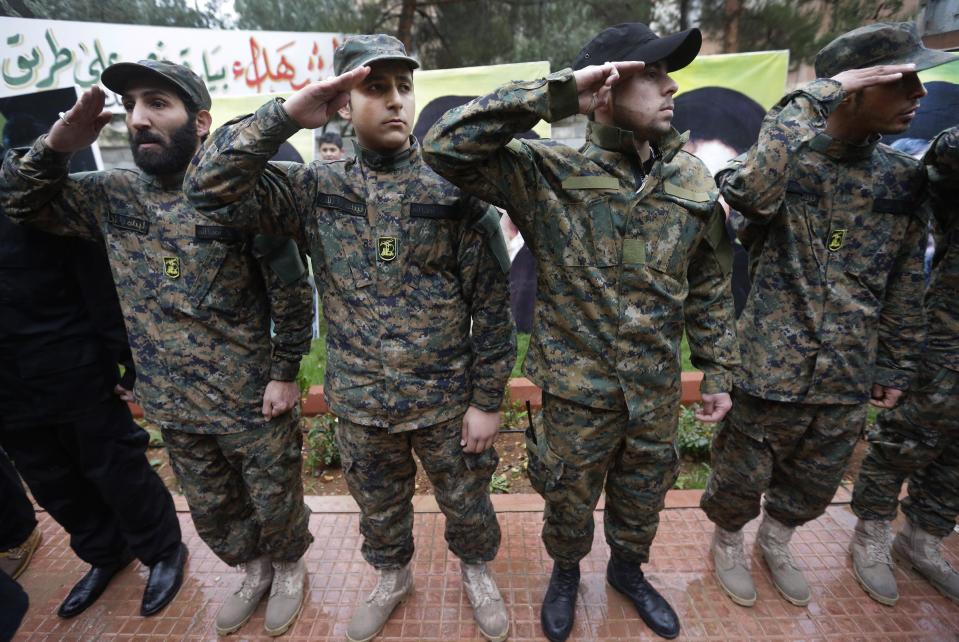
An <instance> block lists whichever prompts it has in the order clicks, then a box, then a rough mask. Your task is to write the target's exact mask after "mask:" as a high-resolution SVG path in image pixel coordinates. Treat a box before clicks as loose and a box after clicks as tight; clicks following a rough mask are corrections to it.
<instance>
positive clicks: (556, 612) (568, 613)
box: [539, 562, 579, 642]
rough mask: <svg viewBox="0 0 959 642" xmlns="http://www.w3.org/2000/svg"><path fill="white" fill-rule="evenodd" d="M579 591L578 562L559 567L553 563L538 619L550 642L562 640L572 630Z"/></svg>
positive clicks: (562, 641) (561, 641)
mask: <svg viewBox="0 0 959 642" xmlns="http://www.w3.org/2000/svg"><path fill="white" fill-rule="evenodd" d="M578 591H579V564H577V565H576V566H574V567H573V568H568V569H567V568H560V566H559V564H557V563H556V562H554V563H553V574H552V575H550V576H549V587H547V589H546V597H544V598H543V610H542V611H540V614H539V621H540V623H541V624H542V625H543V633H544V634H545V635H546V637H547V638H548V639H549V640H550V642H564V640H566V638H568V637H569V634H570V631H572V630H573V611H575V610H576V593H577V592H578Z"/></svg>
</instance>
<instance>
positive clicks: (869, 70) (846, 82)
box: [832, 63, 916, 94]
mask: <svg viewBox="0 0 959 642" xmlns="http://www.w3.org/2000/svg"><path fill="white" fill-rule="evenodd" d="M915 70H916V65H915V64H913V63H909V64H906V65H877V66H875V67H866V68H864V69H847V70H846V71H842V72H840V73H838V74H836V75H835V76H833V77H832V79H833V80H835V81H836V82H838V83H839V84H841V85H842V88H843V89H845V90H846V93H847V94H852V93H855V92H857V91H861V90H863V89H865V88H866V87H872V86H873V85H883V84H886V83H891V82H896V81H897V80H899V79H900V78H902V76H903V74H908V73H912V72H914V71H915Z"/></svg>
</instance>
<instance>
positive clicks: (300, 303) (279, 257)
mask: <svg viewBox="0 0 959 642" xmlns="http://www.w3.org/2000/svg"><path fill="white" fill-rule="evenodd" d="M254 247H255V250H254V253H255V254H256V255H257V260H258V261H259V263H260V271H261V273H262V275H263V282H264V284H265V285H266V293H267V297H268V299H269V302H270V317H271V318H272V319H273V338H272V342H273V352H272V358H271V363H270V379H274V380H276V381H294V380H296V375H297V373H298V372H299V371H300V360H301V359H302V358H303V355H306V354H309V352H310V342H311V340H312V338H313V286H312V285H310V280H309V274H308V271H307V269H306V259H305V257H304V256H303V255H302V254H301V253H300V251H299V248H298V247H297V245H296V243H295V242H293V240H292V239H288V238H284V237H263V236H260V237H257V238H256V239H255V241H254Z"/></svg>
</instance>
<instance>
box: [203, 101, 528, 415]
mask: <svg viewBox="0 0 959 642" xmlns="http://www.w3.org/2000/svg"><path fill="white" fill-rule="evenodd" d="M298 129H299V126H298V125H297V124H296V122H295V121H293V120H292V119H291V118H290V117H289V116H288V115H287V113H286V111H285V110H284V109H283V106H282V104H281V102H279V101H270V102H268V103H266V104H264V105H263V106H262V107H260V109H259V110H257V111H256V113H254V114H251V115H249V116H246V117H244V118H240V119H237V120H234V121H232V122H231V123H228V124H227V125H224V126H223V127H221V128H220V129H218V130H217V131H216V132H215V133H214V134H213V136H212V137H211V139H210V140H209V141H208V142H207V144H206V146H205V147H204V150H203V152H202V153H201V154H200V155H198V156H197V157H196V158H195V159H194V162H193V166H192V167H191V168H190V169H189V170H188V173H187V179H186V183H185V188H186V191H187V194H188V196H189V197H190V199H191V200H192V201H193V203H194V204H195V205H196V206H197V207H198V208H200V209H201V210H204V211H207V212H208V213H209V215H210V216H211V217H213V218H215V219H216V220H217V221H219V222H221V223H223V224H230V225H235V226H237V227H238V228H240V229H245V230H249V231H251V232H253V231H256V232H263V233H269V234H283V235H290V236H292V237H293V238H295V239H296V240H297V241H299V242H300V243H301V244H302V246H303V247H306V248H309V252H310V256H311V258H312V260H313V270H314V275H315V277H316V281H317V287H318V288H319V290H320V295H321V297H322V300H323V313H324V315H325V316H326V321H327V339H326V344H327V369H326V385H325V390H324V392H325V394H326V399H327V401H328V403H329V405H330V408H331V409H332V410H333V412H335V413H336V414H338V415H341V416H343V417H344V418H346V419H349V420H350V421H352V422H354V423H358V424H363V425H368V426H379V427H383V428H388V429H389V430H390V431H393V432H398V431H403V430H412V429H415V428H421V427H425V426H431V425H434V424H437V423H439V422H441V421H445V420H447V419H451V418H453V417H455V416H457V415H459V414H462V413H463V412H464V411H465V410H466V407H467V405H473V406H475V407H477V408H479V409H481V410H486V411H494V410H497V409H499V406H500V403H501V401H502V397H503V390H504V388H505V386H506V380H507V378H508V377H509V373H510V371H511V370H512V367H513V361H514V360H515V350H516V348H515V335H514V332H513V324H512V319H511V316H510V308H509V287H508V283H507V276H506V272H505V270H504V268H503V267H502V266H500V265H499V264H498V263H497V260H496V258H495V256H494V254H493V251H492V249H491V244H490V242H489V241H490V239H488V238H487V236H486V234H485V233H484V232H482V231H481V230H479V229H478V228H477V224H478V223H479V222H480V220H481V219H483V217H484V215H486V214H488V213H489V214H492V211H493V210H490V212H487V210H488V206H487V205H486V204H485V203H481V202H480V201H478V200H476V199H474V198H472V197H469V196H466V195H464V194H463V193H462V192H460V190H458V189H456V188H455V187H454V186H452V185H450V184H449V183H447V182H446V181H444V180H443V179H442V178H440V177H439V176H437V175H436V174H435V173H434V172H433V171H432V170H430V168H429V167H427V166H426V165H425V164H424V163H423V162H422V160H421V158H420V150H419V145H418V144H417V143H416V142H415V140H414V142H413V146H412V147H411V148H410V149H409V150H408V151H407V152H403V153H401V154H398V155H395V156H383V155H379V154H376V153H374V152H371V151H369V150H364V149H362V148H359V147H358V148H357V155H356V158H351V159H348V160H343V161H331V162H315V163H311V164H307V165H301V164H295V163H289V164H276V163H268V162H267V161H268V159H269V158H270V157H271V156H272V155H273V154H274V153H275V152H276V149H277V148H278V147H279V145H280V144H281V143H282V142H283V141H284V140H286V139H287V138H288V137H289V136H290V135H291V134H292V133H293V132H295V131H297V130H298ZM487 220H488V219H487ZM493 222H496V220H495V219H494V221H493ZM491 229H494V230H495V232H496V234H495V235H494V236H493V237H491V238H492V240H493V241H496V242H499V243H502V233H501V232H499V227H498V224H497V225H495V226H493V227H492V228H491ZM471 325H472V331H471V329H470V326H471Z"/></svg>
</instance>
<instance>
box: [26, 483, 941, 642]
mask: <svg viewBox="0 0 959 642" xmlns="http://www.w3.org/2000/svg"><path fill="white" fill-rule="evenodd" d="M846 497H848V494H846V493H845V492H844V491H840V494H839V495H837V499H838V500H839V502H840V503H837V504H834V505H833V506H831V507H830V508H829V510H828V512H827V513H826V515H824V516H823V517H821V518H820V519H818V520H816V521H815V522H814V523H812V524H809V525H807V526H805V527H804V528H801V529H800V530H799V532H798V533H797V535H796V538H795V539H794V547H793V550H794V552H795V553H796V554H797V556H798V561H799V564H800V566H801V567H802V568H803V569H804V570H805V571H806V576H807V578H808V579H809V581H810V584H811V585H812V590H813V601H812V603H811V604H810V605H809V606H808V607H807V608H799V607H795V606H792V605H790V604H788V603H786V602H785V601H784V600H782V599H780V598H779V597H778V595H777V593H776V590H775V588H774V587H773V586H772V584H771V583H770V580H769V574H768V572H767V571H766V569H765V567H764V566H763V563H762V562H761V561H760V560H759V558H758V557H757V556H756V555H755V554H754V555H753V557H752V567H753V569H754V576H755V577H756V578H757V582H758V587H757V588H758V591H759V601H758V602H757V604H756V606H755V607H754V608H751V609H746V608H741V607H738V606H736V605H734V604H733V603H732V602H730V601H729V599H728V598H726V597H725V595H724V594H723V593H722V591H721V589H720V588H719V586H718V584H717V583H716V580H715V579H714V577H713V574H712V563H711V562H710V561H709V558H708V548H709V538H710V534H711V532H712V527H711V525H710V524H709V522H708V521H707V520H706V518H705V516H704V515H703V513H702V512H701V511H700V510H699V509H697V508H695V506H696V503H697V498H698V493H697V492H696V491H673V492H671V493H670V497H669V502H668V507H667V510H665V511H663V513H662V523H661V526H660V530H659V535H658V536H657V538H656V542H655V544H654V545H653V550H652V559H651V561H650V564H648V565H647V568H646V570H647V573H648V575H649V577H650V579H651V581H652V583H653V584H654V585H655V586H656V587H658V588H659V589H661V590H662V591H663V592H664V593H665V595H666V596H667V598H668V599H669V600H670V602H671V603H672V604H673V606H674V607H675V608H676V610H677V612H678V613H679V615H680V617H681V619H682V624H683V635H682V638H683V639H689V640H746V639H764V640H800V639H803V640H812V639H831V640H843V641H847V640H864V641H865V640H868V641H870V642H875V641H878V640H959V606H957V605H955V604H953V603H951V602H949V601H948V600H946V599H945V598H943V597H941V596H940V595H939V594H938V593H936V591H935V590H934V589H932V588H931V587H930V586H929V585H928V584H927V583H926V582H924V581H923V580H922V579H920V578H919V577H918V576H917V575H916V574H915V573H914V572H913V571H912V570H907V569H899V570H897V572H896V576H897V580H898V582H899V589H900V593H901V596H902V597H901V598H900V600H899V604H898V605H897V606H896V607H894V608H889V607H883V606H881V605H879V604H876V603H875V602H873V601H872V600H870V599H869V598H867V597H866V596H865V594H864V593H863V592H862V590H861V589H860V588H859V586H858V585H857V584H856V581H855V579H853V576H852V572H851V570H850V562H849V556H848V553H847V548H848V542H849V538H850V536H851V532H852V527H853V524H854V523H855V519H854V518H853V516H852V514H851V513H850V512H849V509H848V506H846V505H844V504H843V503H841V502H842V500H843V499H844V498H846ZM494 500H495V504H496V507H497V510H498V511H499V514H500V524H501V526H502V529H503V543H502V547H501V550H500V553H499V556H498V558H497V559H496V561H495V562H494V563H493V565H492V568H493V570H494V572H495V575H496V578H497V581H498V583H499V586H500V589H501V591H502V592H503V595H504V598H505V600H506V602H507V605H508V606H509V608H510V612H511V615H512V628H511V635H510V640H514V641H520V640H542V639H544V638H542V635H541V633H540V630H539V606H540V604H541V601H542V598H543V593H544V591H545V585H546V581H547V578H548V575H549V569H550V567H551V563H550V560H549V558H548V557H547V555H546V554H545V552H544V551H543V548H542V545H541V542H540V538H539V531H540V525H541V519H542V513H541V508H542V503H541V501H540V500H539V498H538V497H536V496H530V495H520V496H496V497H494ZM309 501H310V504H311V508H313V511H314V514H313V516H312V518H311V519H310V528H311V530H312V532H313V534H314V536H315V537H316V541H315V542H314V544H313V546H312V547H311V549H310V551H309V553H308V561H307V564H308V567H309V571H310V594H309V602H308V604H307V605H306V606H305V607H304V610H303V613H302V614H301V615H300V618H299V620H298V622H297V624H296V625H295V626H294V627H293V628H292V629H291V630H290V631H289V632H288V633H287V634H286V635H285V636H284V637H282V638H280V639H281V640H316V641H324V640H343V639H345V631H346V624H347V622H348V620H349V616H350V612H351V609H352V607H353V605H354V604H355V603H356V602H357V600H359V599H360V598H361V597H362V596H363V595H364V594H366V593H367V592H368V591H369V590H370V589H371V588H372V586H373V584H374V574H373V573H372V572H371V570H370V569H369V567H368V566H367V565H366V564H365V562H364V561H363V559H362V557H361V556H360V553H359V544H360V542H359V534H358V532H357V528H358V527H357V522H358V519H357V517H358V516H357V514H356V512H355V511H356V509H355V505H354V504H353V502H352V500H351V499H350V498H348V497H347V498H310V500H309ZM177 505H178V508H180V509H183V508H185V507H184V505H183V502H182V500H181V499H179V498H178V502H177ZM417 509H418V514H417V516H416V526H415V536H416V542H417V551H416V556H415V558H414V573H415V578H416V580H415V581H416V592H415V594H414V596H413V597H412V598H411V599H410V600H409V601H408V602H407V603H406V604H405V605H403V606H401V607H400V608H399V609H397V611H396V612H395V613H394V615H393V618H392V620H391V621H390V623H389V624H388V625H387V627H386V628H385V629H384V631H383V634H382V635H381V637H380V638H378V639H380V640H392V641H396V640H407V641H415V640H442V641H452V640H477V641H480V640H482V638H481V637H480V636H479V633H478V631H477V629H476V627H475V625H474V624H473V621H472V613H471V610H470V607H469V604H468V602H467V601H466V597H465V596H464V594H463V592H462V590H461V583H460V576H459V565H458V562H457V561H456V560H455V558H453V557H452V556H451V554H450V553H449V552H448V551H447V549H446V544H445V541H444V539H443V521H444V520H443V516H442V515H441V514H439V513H437V512H436V508H435V503H433V502H432V498H428V497H418V498H417ZM39 517H40V523H41V525H42V528H43V534H44V542H43V544H42V545H41V548H40V549H39V551H38V552H37V555H36V557H35V558H34V561H33V563H32V564H31V566H30V569H29V570H28V571H27V573H26V574H24V575H23V576H22V577H21V580H20V581H21V582H22V583H23V586H24V588H25V589H26V590H27V592H28V593H29V594H30V599H31V607H30V611H29V613H28V614H27V617H26V619H25V620H24V623H23V626H22V627H21V629H20V633H19V634H18V636H17V638H16V639H17V640H118V639H122V640H215V639H216V638H217V636H216V633H215V631H214V630H213V626H212V622H213V618H214V614H215V613H216V610H217V608H218V607H219V605H220V604H221V603H222V602H223V600H224V599H225V597H226V596H227V595H228V594H229V591H230V589H231V587H233V586H234V584H235V582H236V581H237V577H238V574H237V573H236V572H235V571H233V570H232V569H231V568H229V567H228V566H226V565H225V564H223V563H222V562H220V561H219V560H218V559H217V558H215V557H214V556H213V554H212V553H211V552H210V551H209V549H207V548H206V546H205V545H204V544H203V543H202V542H201V541H200V539H199V538H198V537H197V535H196V532H195V531H194V529H193V524H192V522H191V521H190V516H189V514H188V513H187V512H180V521H181V524H182V525H183V530H184V537H185V538H186V542H187V545H188V546H189V547H190V559H189V561H188V565H187V578H186V580H185V582H184V586H183V589H182V590H181V592H180V594H179V595H178V596H177V598H176V600H174V602H173V603H172V604H170V606H168V607H167V608H166V609H165V610H164V611H162V612H161V613H159V614H158V615H156V616H153V617H150V618H141V617H139V615H137V612H138V609H139V603H140V597H141V593H142V590H143V582H144V580H145V578H146V569H145V568H143V567H142V566H140V565H139V564H134V565H131V566H130V567H129V568H128V569H126V570H125V571H123V573H122V574H121V575H120V576H119V577H118V578H117V579H116V580H115V581H114V582H113V584H111V585H110V587H109V588H108V589H107V592H106V593H105V594H104V595H103V597H101V598H100V600H99V601H98V602H97V603H96V604H95V605H94V606H93V607H91V608H90V609H89V610H88V611H87V612H86V613H84V614H82V615H80V616H78V617H77V618H75V619H73V620H66V621H65V620H60V619H59V618H57V617H56V615H55V611H56V608H57V605H58V604H59V603H60V601H61V600H62V599H63V598H64V597H65V596H66V593H67V591H68V590H69V588H70V587H71V586H72V585H73V583H74V582H76V581H77V580H78V579H79V578H80V577H81V576H82V574H83V573H84V572H85V571H86V566H85V565H84V564H83V563H81V562H80V561H79V560H77V558H76V557H75V556H74V555H73V553H72V552H71V551H70V549H69V547H68V542H67V538H66V536H65V534H64V533H63V531H62V530H61V529H60V528H59V526H57V524H56V523H54V522H53V521H52V520H51V519H50V518H49V517H48V516H47V515H46V514H40V516H39ZM596 517H597V529H596V534H597V535H596V542H595V545H594V549H593V552H592V554H590V556H589V557H588V558H586V560H584V564H583V566H582V571H583V580H582V584H581V586H580V597H579V602H578V606H577V614H576V627H575V629H574V632H573V635H572V636H571V638H570V640H581V641H582V640H617V641H626V640H630V641H633V640H647V639H658V638H656V637H655V636H654V635H653V634H652V633H651V632H650V631H649V629H647V628H646V627H645V625H643V623H642V622H641V621H640V620H639V619H638V618H637V617H636V616H635V613H634V612H633V610H632V606H631V605H630V604H629V603H628V602H626V600H625V599H624V598H622V597H621V596H620V595H619V594H618V593H616V592H615V591H614V590H612V589H610V588H609V587H607V585H606V583H605V580H604V571H605V564H606V559H607V556H608V554H609V551H608V548H607V546H606V543H605V540H604V539H603V536H602V513H601V512H597V514H596ZM756 526H757V523H756V522H754V523H752V524H750V525H749V526H748V527H747V532H746V542H747V545H748V546H751V545H752V542H753V540H754V538H755V534H756ZM957 540H959V538H956V537H952V538H950V539H949V540H947V546H946V549H947V557H948V558H949V559H950V561H951V562H952V563H953V564H954V565H959V541H957ZM264 610H265V604H263V605H261V606H260V608H259V609H258V611H257V613H256V614H255V615H254V617H253V619H252V620H250V622H249V623H248V624H247V625H246V626H245V627H244V628H243V629H241V630H240V631H239V632H238V633H236V634H234V635H232V636H230V637H229V638H225V639H224V640H246V639H270V638H267V637H266V636H265V635H263V634H262V631H263V613H264Z"/></svg>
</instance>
